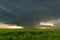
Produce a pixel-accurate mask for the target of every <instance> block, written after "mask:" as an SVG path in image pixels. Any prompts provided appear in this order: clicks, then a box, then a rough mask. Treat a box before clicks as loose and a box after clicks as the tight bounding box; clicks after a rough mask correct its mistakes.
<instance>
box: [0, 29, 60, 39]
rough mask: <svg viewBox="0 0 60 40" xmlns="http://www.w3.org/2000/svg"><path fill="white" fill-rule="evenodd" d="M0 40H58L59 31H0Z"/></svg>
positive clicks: (59, 36) (59, 37)
mask: <svg viewBox="0 0 60 40" xmlns="http://www.w3.org/2000/svg"><path fill="white" fill-rule="evenodd" d="M0 40H60V30H41V29H40V30H39V29H23V30H20V29H0Z"/></svg>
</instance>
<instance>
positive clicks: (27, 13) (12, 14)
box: [0, 0, 60, 27]
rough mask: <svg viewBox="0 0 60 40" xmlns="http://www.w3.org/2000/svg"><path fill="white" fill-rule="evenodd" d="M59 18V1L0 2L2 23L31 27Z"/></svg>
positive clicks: (4, 0) (27, 0) (7, 0)
mask: <svg viewBox="0 0 60 40" xmlns="http://www.w3.org/2000/svg"><path fill="white" fill-rule="evenodd" d="M3 16H4V17H3ZM59 17H60V0H0V19H1V20H3V19H4V21H2V22H4V23H6V22H7V21H10V23H12V24H13V23H15V24H18V25H22V26H27V27H28V26H29V27H33V26H34V25H36V24H38V23H39V22H40V21H41V20H44V19H47V20H48V19H52V18H59ZM8 23H9V22H8Z"/></svg>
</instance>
